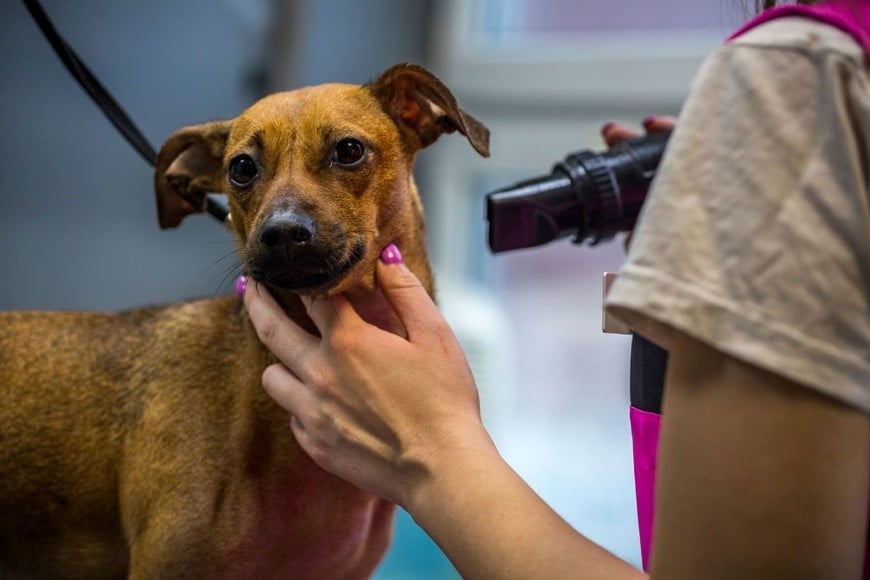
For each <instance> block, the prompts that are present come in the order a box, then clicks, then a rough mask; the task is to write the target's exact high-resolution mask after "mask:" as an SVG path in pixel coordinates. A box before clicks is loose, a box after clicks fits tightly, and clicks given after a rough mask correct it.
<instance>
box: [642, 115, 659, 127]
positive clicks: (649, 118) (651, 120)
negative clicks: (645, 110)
mask: <svg viewBox="0 0 870 580" xmlns="http://www.w3.org/2000/svg"><path fill="white" fill-rule="evenodd" d="M656 119H658V116H657V115H647V116H646V117H644V118H643V121H641V122H640V124H641V125H643V126H644V127H646V126H647V125H650V124H652V123H655V122H656Z"/></svg>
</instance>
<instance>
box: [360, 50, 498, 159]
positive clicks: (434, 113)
mask: <svg viewBox="0 0 870 580" xmlns="http://www.w3.org/2000/svg"><path fill="white" fill-rule="evenodd" d="M367 86H368V88H369V90H371V92H372V94H373V95H374V96H375V98H376V99H377V100H378V101H379V102H380V103H381V106H382V107H383V108H384V110H385V111H386V112H387V114H388V115H390V116H391V117H392V118H393V119H394V120H395V121H396V123H397V124H398V125H399V127H400V128H401V129H402V131H403V132H404V133H405V134H406V136H407V137H408V138H409V140H410V143H411V144H412V146H413V147H414V149H415V150H416V149H421V148H423V147H427V146H429V145H431V144H432V143H434V142H435V140H436V139H438V137H440V136H441V134H442V133H452V132H453V131H459V132H460V133H462V134H463V135H465V136H466V137H467V138H468V142H469V143H471V146H472V147H474V149H475V150H476V151H477V152H478V153H480V154H481V155H482V156H484V157H489V129H487V128H486V127H485V126H484V124H483V123H481V122H480V121H478V120H477V119H475V118H474V117H472V116H471V115H469V114H468V113H466V112H465V111H463V110H462V109H460V108H459V105H458V104H457V103H456V98H454V96H453V94H452V93H451V92H450V90H449V89H448V88H447V87H445V86H444V84H443V83H442V82H441V81H440V80H438V78H437V77H436V76H435V75H433V74H432V73H430V72H429V71H427V70H426V69H424V68H423V67H421V66H417V65H413V64H398V65H395V66H392V67H390V68H389V69H387V70H386V71H385V72H384V73H383V74H382V75H381V76H380V78H378V79H377V80H376V81H374V82H372V83H370V84H369V85H367Z"/></svg>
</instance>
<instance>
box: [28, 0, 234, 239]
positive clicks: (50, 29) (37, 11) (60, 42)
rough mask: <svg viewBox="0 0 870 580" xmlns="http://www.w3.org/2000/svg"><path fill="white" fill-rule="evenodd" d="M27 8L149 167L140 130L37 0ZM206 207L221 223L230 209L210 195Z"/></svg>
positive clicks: (152, 157) (150, 150)
mask: <svg viewBox="0 0 870 580" xmlns="http://www.w3.org/2000/svg"><path fill="white" fill-rule="evenodd" d="M23 1H24V5H25V6H26V7H27V10H28V12H30V15H31V16H32V17H33V20H34V21H35V22H36V25H37V26H39V29H40V30H41V31H42V34H43V35H45V38H46V40H48V43H49V44H50V45H51V47H52V48H53V49H54V52H55V53H56V54H57V56H58V58H60V60H61V62H62V63H63V64H64V66H65V67H66V69H67V70H68V71H69V73H70V74H71V75H72V76H73V78H74V79H75V80H76V81H78V83H79V85H80V86H81V87H82V88H83V89H84V90H85V92H86V93H87V94H88V95H89V96H90V97H91V99H93V100H94V102H95V103H96V104H97V106H98V107H99V108H100V110H101V111H103V114H104V115H106V117H107V118H108V119H109V121H110V122H111V123H112V125H114V126H115V128H116V129H117V130H118V131H119V132H120V133H121V135H123V136H124V139H126V140H127V142H128V143H129V144H130V145H132V146H133V149H135V150H136V151H137V152H138V153H139V155H141V156H142V159H144V160H145V161H146V162H147V163H148V164H149V165H150V166H151V167H154V164H155V163H156V161H157V152H156V151H155V150H154V147H152V146H151V143H149V142H148V139H146V138H145V135H143V134H142V131H140V130H139V128H138V127H136V125H135V124H134V123H133V121H132V120H131V119H130V117H129V116H128V115H127V113H125V112H124V109H122V108H121V106H120V105H119V104H118V102H117V101H116V100H115V99H114V97H112V95H111V94H109V91H107V90H106V89H105V88H104V87H103V85H102V83H100V81H99V80H97V77H95V76H94V73H92V72H91V70H90V69H89V68H88V67H87V65H86V64H85V63H84V62H82V60H81V59H80V58H79V57H78V55H77V54H76V53H75V51H74V50H73V49H72V48H71V47H70V45H68V44H67V43H66V41H65V40H64V39H63V38H62V37H61V36H60V34H58V32H57V29H56V28H55V27H54V24H52V22H51V20H50V19H49V18H48V15H47V14H46V13H45V10H43V8H42V6H41V5H40V4H39V2H38V0H23ZM206 211H207V212H208V213H209V214H210V215H211V216H212V217H214V218H215V219H217V220H218V221H220V222H222V223H225V222H226V221H227V217H228V216H229V214H230V212H229V210H228V209H227V207H226V206H225V205H224V204H222V203H221V202H219V201H218V200H216V199H214V198H213V197H211V196H207V197H206Z"/></svg>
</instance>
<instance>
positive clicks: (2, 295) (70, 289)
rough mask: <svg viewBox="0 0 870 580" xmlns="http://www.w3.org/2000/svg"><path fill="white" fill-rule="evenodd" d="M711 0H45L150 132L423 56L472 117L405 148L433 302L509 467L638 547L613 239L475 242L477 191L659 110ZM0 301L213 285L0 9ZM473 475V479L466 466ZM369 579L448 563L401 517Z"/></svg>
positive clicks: (103, 131) (211, 246) (33, 35)
mask: <svg viewBox="0 0 870 580" xmlns="http://www.w3.org/2000/svg"><path fill="white" fill-rule="evenodd" d="M735 4H736V3H731V2H728V1H727V0H662V1H661V2H656V3H649V2H646V1H644V0H626V1H625V2H621V3H620V5H619V10H618V11H616V10H613V8H612V6H613V4H612V3H608V2H605V1H603V0H147V1H146V0H141V1H124V2H117V1H113V0H77V1H75V2H69V1H65V0H44V7H45V8H46V10H47V11H48V13H49V15H50V16H51V17H52V18H53V20H54V21H55V23H56V25H57V26H58V28H59V30H60V31H61V34H62V35H63V36H64V37H65V38H66V40H67V41H68V42H69V43H70V44H71V45H72V46H73V47H74V48H75V49H76V50H77V51H78V52H79V55H80V56H81V57H82V58H83V60H84V61H85V62H86V63H88V64H89V66H90V68H91V69H92V70H93V71H94V72H95V73H96V75H97V76H98V77H99V78H100V79H101V80H102V81H103V82H104V83H105V85H106V86H107V88H108V89H109V90H110V92H112V93H113V94H114V95H115V97H116V98H117V99H118V100H119V102H120V103H121V104H122V106H123V107H124V108H126V110H127V112H128V113H129V115H130V116H131V117H132V118H133V120H134V121H135V122H136V123H137V125H138V126H139V127H140V128H141V129H142V130H143V132H144V133H145V134H146V135H147V136H148V138H149V139H150V140H151V141H152V143H153V144H154V145H155V146H159V145H160V144H161V143H162V142H163V140H164V139H165V138H166V137H167V136H168V135H169V134H170V133H171V132H172V131H173V130H175V129H177V128H179V127H181V126H184V125H187V124H195V123H200V122H204V121H208V120H213V119H218V118H229V117H233V116H235V115H237V114H238V113H239V112H240V111H241V110H243V109H244V108H245V107H246V106H248V105H249V104H250V103H251V102H253V101H254V100H255V99H257V98H258V97H259V96H261V95H263V94H265V93H268V92H272V91H277V90H282V89H287V88H292V87H296V86H301V85H307V84H313V83H320V82H327V81H340V82H352V83H362V82H366V81H368V80H370V79H372V78H374V77H375V76H377V75H378V74H379V73H380V72H381V71H382V70H384V69H385V68H386V67H388V66H389V65H391V64H393V63H395V62H401V61H410V62H417V63H421V64H424V65H426V66H428V67H429V68H430V69H432V70H433V72H435V73H436V74H437V75H439V76H440V77H441V78H442V79H443V80H444V81H445V82H446V83H447V84H448V86H450V87H451V88H452V89H453V92H454V93H455V95H456V97H457V99H458V100H459V102H460V104H461V105H462V106H463V107H464V108H465V109H466V110H467V111H468V112H470V113H471V114H473V115H475V116H476V117H478V118H479V119H481V120H482V121H484V122H485V123H486V124H487V125H489V127H490V129H491V130H492V156H491V158H490V159H488V160H483V159H480V158H478V157H477V156H476V155H475V154H474V153H473V151H472V150H471V148H470V147H469V146H468V144H467V143H465V142H464V140H463V139H461V138H460V137H457V136H449V137H446V138H444V139H442V140H441V141H439V142H438V143H436V144H435V145H434V146H433V147H431V148H430V149H429V150H426V151H423V152H422V153H421V154H420V156H419V162H418V182H419V183H420V185H421V191H422V193H423V196H424V203H425V205H426V208H427V213H428V214H429V221H430V248H431V251H432V256H433V260H434V261H435V264H436V270H437V274H438V280H439V296H440V304H441V306H442V308H443V309H444V312H445V314H446V315H447V316H448V319H449V320H450V321H451V323H452V324H453V325H454V327H455V329H456V331H457V334H458V335H459V337H460V339H461V340H462V342H463V346H464V347H465V349H466V352H467V354H468V356H469V359H470V362H471V364H472V367H473V369H474V372H475V376H476V378H477V380H478V385H479V387H480V389H481V399H482V405H483V413H484V419H485V421H486V422H487V424H488V425H489V427H490V429H491V431H492V432H493V435H494V437H495V439H496V441H497V443H498V445H499V447H500V449H501V450H502V452H503V453H504V455H505V456H506V457H507V458H508V460H509V461H510V462H511V464H512V465H513V466H514V467H515V469H517V471H518V472H520V474H521V475H523V476H524V477H525V478H526V479H527V480H528V481H529V482H530V483H531V484H532V486H533V487H534V488H535V489H536V490H537V491H538V492H539V493H540V494H541V495H542V496H543V497H544V499H546V500H547V501H548V502H550V503H551V505H553V506H554V508H555V509H556V510H557V511H559V513H560V514H562V515H563V517H565V518H566V519H567V520H568V521H569V522H570V523H571V524H572V525H574V526H575V527H577V528H578V529H579V530H580V531H581V532H583V533H585V534H587V535H589V536H590V537H592V539H594V540H596V541H598V542H601V543H602V544H604V545H605V547H607V548H608V549H610V550H612V551H613V552H615V553H617V554H618V555H620V556H622V557H624V558H626V559H628V560H630V561H632V562H638V561H639V557H638V548H637V535H636V534H637V530H636V523H635V515H634V514H635V512H634V507H635V506H634V496H633V481H632V473H631V449H630V440H629V433H628V422H627V404H628V397H627V381H628V375H627V367H628V342H627V340H626V338H625V337H621V336H610V335H602V334H601V332H600V317H601V297H600V294H601V289H600V277H601V273H602V272H604V271H606V270H616V269H618V267H619V264H620V263H621V261H622V257H623V252H622V247H621V244H620V243H618V242H614V243H611V244H604V245H601V246H599V247H596V248H586V247H584V248H580V247H576V246H573V245H571V244H569V243H567V242H561V243H555V244H552V245H550V246H547V247H544V248H538V249H533V250H524V251H519V252H516V253H513V254H510V255H504V256H492V255H491V254H490V253H489V252H488V251H487V249H486V246H485V232H486V228H485V223H484V219H483V195H484V193H485V192H486V191H489V190H491V189H493V188H495V187H499V186H503V185H506V184H508V183H510V182H512V181H513V180H515V179H518V178H520V177H529V176H532V175H537V174H540V173H545V172H549V170H550V168H551V166H552V164H553V163H554V162H555V161H557V160H560V159H561V158H562V157H564V155H565V154H566V153H568V152H569V151H572V150H576V149H581V148H593V149H594V148H600V147H601V143H600V140H599V138H598V129H599V127H600V126H601V125H602V124H603V123H604V122H606V121H624V122H631V123H638V122H639V121H640V119H642V118H643V117H644V116H646V115H648V114H652V113H671V114H675V113H677V112H678V111H679V107H680V104H681V102H682V99H683V98H684V96H685V93H686V91H687V90H688V87H689V83H690V81H691V78H692V75H693V74H694V71H695V70H696V69H697V66H698V65H699V64H700V62H701V59H702V58H703V55H704V54H706V53H707V52H708V51H709V50H710V49H712V48H713V47H714V46H715V45H716V44H717V43H719V42H721V40H722V38H723V37H724V36H725V34H726V33H727V32H728V30H729V29H730V28H731V27H732V26H733V25H734V24H736V22H737V21H739V20H740V18H741V17H742V16H743V14H742V13H741V12H740V9H739V7H735ZM0 21H2V22H3V34H2V35H0V127H2V131H0V160H2V167H3V169H4V171H3V174H2V186H0V309H4V310H5V309H34V308H36V309H99V310H116V309H121V308H128V307H134V306H138V305H144V304H154V303H162V302H170V301H177V300H183V299H187V298H192V297H199V296H213V295H216V294H220V293H225V292H228V291H230V290H231V288H232V282H233V278H234V275H235V273H236V271H237V262H236V259H235V256H234V253H233V243H232V239H231V236H230V235H229V234H228V233H227V232H225V231H224V230H223V229H222V228H221V227H220V226H219V225H218V224H217V223H216V222H214V221H213V220H212V219H211V218H209V217H206V216H193V217H191V218H189V219H188V220H187V221H186V222H185V223H184V224H183V225H182V226H181V227H179V228H178V229H177V230H171V231H166V232H161V231H160V230H159V229H158V227H157V222H156V213H155V204H154V197H153V189H152V173H151V169H150V168H149V167H148V166H147V165H146V164H145V162H144V161H142V160H141V159H140V158H139V157H138V156H137V154H136V153H135V152H134V151H133V149H132V148H130V147H129V146H128V145H127V144H126V142H125V141H123V139H122V138H121V137H120V136H119V134H118V133H117V132H116V131H115V129H114V128H112V126H111V125H110V124H109V123H108V122H107V121H106V120H105V119H104V117H103V116H102V113H100V112H99V111H98V109H97V108H96V106H95V105H94V104H93V103H92V102H91V101H90V99H89V98H88V97H86V96H85V94H84V93H83V92H82V90H81V89H79V87H78V86H77V85H76V84H75V82H74V81H73V80H72V78H71V77H70V76H69V75H68V74H67V72H66V71H65V70H64V69H63V68H62V65H61V64H60V63H59V61H58V60H57V58H56V57H55V56H54V54H53V53H52V52H51V50H50V48H49V46H48V44H47V43H46V42H45V40H44V39H43V38H42V36H41V35H40V33H39V31H38V30H37V28H36V26H35V25H34V24H33V23H32V21H31V20H30V17H29V15H28V14H27V12H26V10H25V9H24V7H23V5H22V4H21V3H20V2H17V1H16V0H4V2H0ZM469 484H470V485H473V482H469ZM377 577H378V578H382V579H388V578H423V579H425V578H433V579H434V578H455V577H457V575H456V573H455V571H454V570H453V569H452V567H451V566H450V565H449V563H448V562H447V561H446V559H445V558H444V557H443V555H442V554H441V553H440V552H439V551H438V549H437V547H436V546H435V545H434V544H433V543H432V542H431V541H430V540H428V538H426V537H425V535H424V534H423V533H422V532H421V531H420V530H419V529H418V528H416V527H415V526H414V524H413V522H411V520H410V518H408V516H407V515H406V514H400V517H399V520H398V524H397V534H396V540H395V542H394V546H393V548H392V550H391V552H390V554H389V555H388V558H387V560H386V562H385V563H384V564H383V565H382V567H381V568H380V570H379V571H378V576H377Z"/></svg>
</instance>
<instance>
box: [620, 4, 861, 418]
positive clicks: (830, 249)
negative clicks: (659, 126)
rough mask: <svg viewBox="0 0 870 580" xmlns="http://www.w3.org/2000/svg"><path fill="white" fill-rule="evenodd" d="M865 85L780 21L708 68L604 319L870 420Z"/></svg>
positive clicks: (848, 56)
mask: <svg viewBox="0 0 870 580" xmlns="http://www.w3.org/2000/svg"><path fill="white" fill-rule="evenodd" d="M868 176H870V73H868V67H867V64H866V62H865V57H864V53H863V52H862V50H861V48H860V46H859V45H858V44H857V43H856V42H855V41H854V40H853V39H852V37H850V36H849V35H847V34H845V33H844V32H841V31H840V30H838V29H836V28H833V27H831V26H828V25H825V24H822V23H820V22H816V21H813V20H810V19H807V18H799V17H789V18H780V19H776V20H773V21H770V22H768V23H765V24H762V25H760V26H759V27H757V28H755V29H753V30H751V31H749V32H748V33H746V34H745V35H743V36H741V37H739V38H738V39H736V40H735V41H733V42H731V43H729V44H726V45H723V46H722V47H720V48H719V49H718V50H716V51H715V52H714V53H713V54H712V55H711V56H710V57H709V58H708V59H707V61H706V62H705V63H704V66H703V67H702V69H701V70H700V72H699V74H698V76H697V78H696V79H695V82H694V84H693V90H692V91H691V94H690V96H689V99H688V100H687V101H686V103H685V105H684V108H683V111H682V113H681V116H680V119H679V123H678V125H677V128H676V129H675V131H674V134H673V136H672V137H671V140H670V143H669V144H668V148H667V150H666V152H665V157H664V159H663V160H662V164H661V166H660V168H659V171H658V174H657V176H656V179H655V181H654V183H653V187H652V191H651V192H650V194H649V196H648V198H647V201H646V203H645V206H644V208H643V212H642V214H641V219H640V223H639V225H638V227H637V229H636V230H635V232H634V235H633V239H632V244H631V248H630V251H629V255H628V259H627V263H626V265H625V266H624V267H623V268H622V270H621V271H620V274H619V278H618V280H617V282H616V283H615V285H614V286H613V288H612V289H611V291H610V293H609V295H608V299H607V308H608V312H609V313H611V314H613V315H614V316H616V317H617V318H620V319H622V320H623V321H625V322H626V323H628V324H629V326H631V327H632V328H634V329H635V330H636V331H637V332H639V333H641V334H644V335H646V336H648V337H649V338H651V339H652V340H654V341H656V342H658V343H660V344H662V345H663V346H664V347H667V346H668V334H669V332H670V329H671V328H676V329H678V330H680V331H683V332H685V333H688V334H690V335H692V336H694V337H695V338H697V339H700V340H702V341H704V342H706V343H708V344H710V345H712V346H714V347H715V348H717V349H719V350H720V351H722V352H725V353H728V354H730V355H732V356H734V357H737V358H740V359H742V360H744V361H747V362H749V363H751V364H754V365H757V366H759V367H763V368H765V369H767V370H770V371H773V372H775V373H778V374H780V375H783V376H785V377H788V378H789V379H791V380H793V381H796V382H798V383H800V384H802V385H805V386H806V387H808V388H811V389H814V390H816V391H819V392H821V393H824V394H826V395H829V396H831V397H834V398H836V399H838V400H840V401H844V402H846V403H847V404H849V405H852V406H855V407H857V408H860V409H862V410H864V411H866V412H870V195H868V179H870V177H868Z"/></svg>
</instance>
